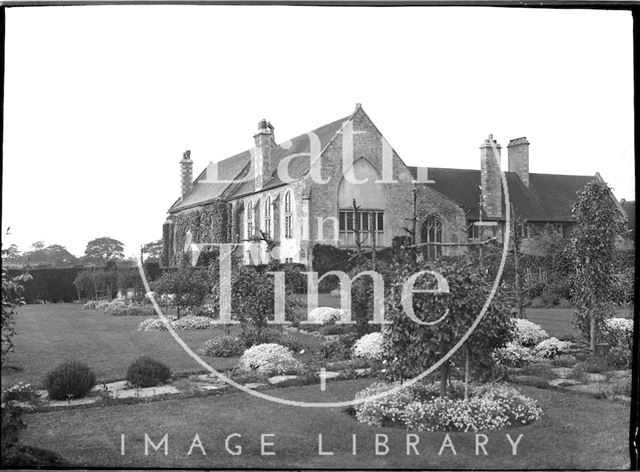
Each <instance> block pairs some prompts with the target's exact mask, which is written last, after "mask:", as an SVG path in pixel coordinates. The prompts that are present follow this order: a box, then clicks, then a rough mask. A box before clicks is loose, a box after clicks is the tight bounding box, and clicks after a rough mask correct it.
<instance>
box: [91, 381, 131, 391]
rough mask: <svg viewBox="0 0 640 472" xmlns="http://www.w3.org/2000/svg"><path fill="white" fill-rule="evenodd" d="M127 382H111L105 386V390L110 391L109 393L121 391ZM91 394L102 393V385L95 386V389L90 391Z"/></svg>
mask: <svg viewBox="0 0 640 472" xmlns="http://www.w3.org/2000/svg"><path fill="white" fill-rule="evenodd" d="M128 383H129V382H127V381H126V380H121V381H119V382H111V383H108V384H107V390H108V391H111V392H115V391H118V390H123V389H124V388H125V387H126V386H127V384H128ZM91 391H92V392H103V391H104V384H99V385H96V386H95V387H93V388H92V389H91Z"/></svg>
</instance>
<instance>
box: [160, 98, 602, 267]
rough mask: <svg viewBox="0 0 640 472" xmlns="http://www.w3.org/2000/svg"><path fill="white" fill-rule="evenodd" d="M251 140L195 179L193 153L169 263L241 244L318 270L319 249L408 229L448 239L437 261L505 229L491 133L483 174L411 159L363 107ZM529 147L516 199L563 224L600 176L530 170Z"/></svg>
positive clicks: (386, 242) (239, 249)
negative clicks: (300, 130) (210, 247)
mask: <svg viewBox="0 0 640 472" xmlns="http://www.w3.org/2000/svg"><path fill="white" fill-rule="evenodd" d="M253 138H254V142H253V146H252V147H251V148H250V149H248V150H246V151H244V152H241V153H239V154H236V155H235V156H232V157H229V158H227V159H224V160H221V161H219V162H216V163H210V164H209V166H208V167H207V168H206V169H205V170H203V171H202V173H201V174H200V175H199V176H198V177H197V178H196V179H195V180H193V174H192V167H193V161H192V160H191V157H190V153H189V151H187V152H186V153H185V154H184V156H183V159H182V160H181V161H180V172H181V184H182V185H181V190H182V192H181V193H182V195H181V196H180V198H178V200H177V201H176V202H175V203H174V204H173V205H172V206H171V208H170V209H169V216H168V218H167V221H166V222H165V224H164V227H163V241H164V253H163V262H164V264H166V265H176V264H178V263H179V262H180V259H181V258H182V257H185V254H186V253H188V252H189V250H190V249H189V248H190V247H194V246H192V243H196V245H198V244H202V243H234V244H235V246H234V247H235V249H234V255H235V256H236V258H237V259H238V260H239V261H241V262H242V263H244V264H261V263H267V262H269V260H270V259H273V258H275V259H278V260H280V261H283V262H297V263H302V264H305V265H307V266H309V267H310V266H311V263H312V260H311V259H312V249H313V246H314V245H315V244H331V245H335V246H338V247H342V248H353V247H355V246H356V242H357V241H359V242H360V243H361V246H362V247H370V246H372V245H375V246H376V247H378V248H381V247H387V246H390V245H391V243H392V240H393V238H395V237H398V236H407V235H408V234H410V233H412V234H415V240H416V242H420V243H424V242H437V243H450V244H448V245H430V246H429V248H430V249H429V251H428V257H429V258H436V257H438V256H439V255H440V254H443V253H449V254H451V253H456V252H459V251H462V250H464V246H456V244H461V243H466V242H467V241H468V238H475V237H478V236H479V233H478V230H479V229H482V230H489V231H491V232H494V234H496V235H498V236H500V235H501V234H502V232H503V230H504V220H505V218H504V217H505V215H504V213H505V212H504V205H505V200H506V198H505V194H504V190H503V185H502V177H501V173H500V152H501V148H500V145H499V144H498V143H497V142H496V141H495V140H493V138H492V136H489V139H487V140H485V142H484V143H482V145H481V146H480V169H479V170H466V169H443V168H428V169H425V168H417V167H410V166H407V165H406V164H405V163H404V162H403V161H402V159H401V158H400V156H398V155H397V153H396V152H395V151H394V150H393V148H391V146H390V145H389V143H388V142H387V141H386V139H385V138H384V136H383V135H382V133H381V132H380V131H379V130H378V128H377V127H376V126H375V124H374V123H373V122H372V121H371V119H370V118H369V116H368V115H367V114H366V113H365V111H364V109H363V108H362V106H360V104H358V105H357V106H356V109H355V110H354V112H353V113H352V114H351V115H349V116H348V117H345V118H342V119H339V120H336V121H334V122H332V123H329V124H326V125H324V126H321V127H320V128H317V129H315V130H313V131H310V132H308V133H305V134H303V135H300V136H297V137H295V138H292V139H290V140H287V141H282V142H278V141H277V140H276V137H275V128H274V127H273V126H272V125H271V123H269V122H268V121H266V120H261V121H260V122H259V124H258V130H257V131H256V132H255V134H254V136H253ZM528 147H529V143H528V142H527V140H526V138H518V139H515V140H512V141H511V142H510V143H509V146H508V160H509V162H508V166H509V171H508V172H505V175H506V183H507V184H508V190H509V197H510V201H511V202H512V204H514V207H515V211H516V212H517V213H518V214H520V216H522V217H523V218H525V219H527V220H528V221H529V222H531V224H532V225H533V224H535V225H539V224H545V223H551V224H553V225H555V227H556V228H557V230H558V231H564V230H565V228H566V226H567V225H569V224H570V223H571V212H570V208H571V204H572V203H573V202H574V201H575V199H576V195H575V193H576V191H578V190H579V189H580V188H582V187H583V186H584V185H586V183H588V182H589V181H590V180H593V179H594V178H600V177H599V175H596V176H565V175H553V174H530V173H529V153H528ZM496 155H497V159H496V158H495V156H496ZM354 202H355V204H356V207H357V208H356V209H354ZM481 207H482V210H481V211H480V208H481ZM479 220H482V221H484V222H485V223H483V226H478V225H477V224H475V223H476V222H477V221H479ZM486 222H495V225H494V226H488V227H487V226H485V225H486V224H487V223H486ZM489 224H493V223H489ZM186 257H188V256H186Z"/></svg>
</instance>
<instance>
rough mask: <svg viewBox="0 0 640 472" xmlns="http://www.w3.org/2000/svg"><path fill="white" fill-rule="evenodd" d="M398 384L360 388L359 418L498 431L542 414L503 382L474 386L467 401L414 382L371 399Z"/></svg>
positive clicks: (373, 422)
mask: <svg viewBox="0 0 640 472" xmlns="http://www.w3.org/2000/svg"><path fill="white" fill-rule="evenodd" d="M397 385H398V384H397V383H396V384H385V383H380V382H379V383H375V384H373V385H371V386H370V387H368V388H366V389H364V390H362V391H361V392H358V394H356V400H362V399H365V400H364V401H363V402H362V403H359V404H357V405H356V406H355V416H356V419H357V420H358V421H360V422H362V423H365V424H369V425H372V426H401V427H404V428H405V429H408V430H417V431H465V432H469V431H472V432H477V431H495V430H499V429H502V428H506V427H509V426H512V425H519V424H529V423H531V422H533V421H535V420H537V419H539V418H540V417H541V415H542V410H541V408H540V407H539V406H538V405H537V403H536V401H535V400H533V399H531V398H528V397H526V396H524V395H522V394H521V393H520V392H518V391H517V390H516V389H514V388H512V387H508V386H504V385H496V386H494V387H492V386H486V387H473V388H471V389H470V397H469V399H468V400H467V401H465V400H464V399H462V398H457V397H456V396H453V397H447V398H442V397H440V396H438V395H437V393H436V392H437V391H438V390H439V385H438V384H437V383H435V382H434V383H432V384H426V385H424V384H415V385H412V386H410V387H405V388H404V389H402V390H400V391H399V392H396V393H392V394H389V395H386V396H383V397H381V398H377V399H373V400H369V399H368V398H369V397H371V396H372V395H375V394H379V393H382V392H385V391H387V390H389V389H390V388H391V387H393V386H397Z"/></svg>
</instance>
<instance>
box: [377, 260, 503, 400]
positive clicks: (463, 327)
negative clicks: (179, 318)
mask: <svg viewBox="0 0 640 472" xmlns="http://www.w3.org/2000/svg"><path fill="white" fill-rule="evenodd" d="M425 269H430V270H434V271H436V272H438V273H440V274H441V275H442V276H444V278H445V279H446V280H447V283H448V285H449V293H437V294H434V293H414V294H413V310H414V313H415V316H416V317H417V318H418V319H419V320H421V321H424V322H434V321H436V320H438V319H439V318H441V317H442V316H444V314H445V313H446V310H447V309H449V314H448V315H447V316H446V317H445V318H443V319H442V320H441V321H440V322H439V323H437V324H434V325H421V324H418V323H417V322H415V321H414V320H412V319H411V318H410V317H409V316H408V314H407V313H405V311H404V308H403V307H402V304H401V293H402V290H403V284H404V282H405V281H406V280H407V279H408V278H409V277H410V276H412V275H413V274H415V273H417V272H419V271H421V270H425ZM490 283H491V280H489V279H488V278H487V277H486V271H485V270H484V269H482V268H479V267H478V265H477V264H476V263H474V262H473V261H472V260H466V259H462V258H458V259H447V258H441V259H440V260H439V261H438V262H437V265H434V266H429V267H424V266H421V265H417V264H412V263H405V264H403V265H398V266H397V267H396V269H395V280H394V281H393V283H392V284H391V285H390V286H388V287H387V295H386V297H385V314H386V316H387V317H388V319H389V321H390V324H389V325H387V326H386V327H385V328H384V329H383V332H384V333H385V345H386V349H385V359H386V361H387V365H388V366H389V369H388V375H389V377H390V378H392V379H394V380H397V379H399V380H404V379H408V378H411V377H413V376H415V375H417V374H419V373H421V372H423V371H424V370H426V369H427V368H429V367H430V366H432V365H433V364H434V363H435V362H436V361H438V360H439V359H441V358H442V357H443V356H444V355H445V354H446V353H447V352H449V351H450V350H451V348H452V347H453V346H454V345H455V344H456V343H457V342H458V341H459V340H460V339H461V337H462V336H463V335H464V333H465V332H467V331H468V330H469V329H470V327H471V325H472V324H473V322H474V321H475V319H476V318H477V316H478V315H479V314H480V311H481V309H482V307H483V305H484V303H485V302H486V300H487V298H488V296H489V292H490ZM435 288H436V284H435V279H434V277H433V276H429V275H423V276H422V277H420V278H418V279H417V281H416V284H415V286H414V289H430V290H434V289H435ZM512 337H513V323H512V321H511V315H510V310H509V308H508V307H507V306H506V304H504V303H503V302H502V301H501V300H500V299H499V298H497V296H496V297H494V299H493V301H492V304H491V307H490V309H489V310H487V312H486V314H485V316H484V318H483V319H482V321H481V322H480V324H479V325H478V326H477V327H476V329H475V330H474V331H473V333H472V334H471V336H470V337H469V338H468V340H467V341H466V343H465V345H464V346H463V347H462V349H461V350H460V351H458V352H457V353H456V356H455V357H457V359H464V360H465V361H466V362H465V363H466V365H467V369H466V372H467V375H465V378H466V379H467V380H468V371H469V367H470V364H474V365H476V366H480V365H483V364H486V363H487V360H488V359H490V355H491V352H492V351H493V350H494V349H497V348H500V347H503V346H504V345H506V343H507V342H509V341H510V340H511V339H512ZM450 367H451V360H448V361H446V362H444V363H443V364H442V366H441V367H440V393H441V395H442V396H445V395H446V385H447V382H448V379H449V376H450Z"/></svg>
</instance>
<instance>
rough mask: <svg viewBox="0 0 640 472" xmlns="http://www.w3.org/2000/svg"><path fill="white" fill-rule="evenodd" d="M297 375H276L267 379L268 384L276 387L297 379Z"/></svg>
mask: <svg viewBox="0 0 640 472" xmlns="http://www.w3.org/2000/svg"><path fill="white" fill-rule="evenodd" d="M297 378H298V376H297V375H276V376H274V377H269V383H270V384H271V385H277V384H279V383H282V382H286V381H287V380H291V379H297Z"/></svg>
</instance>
